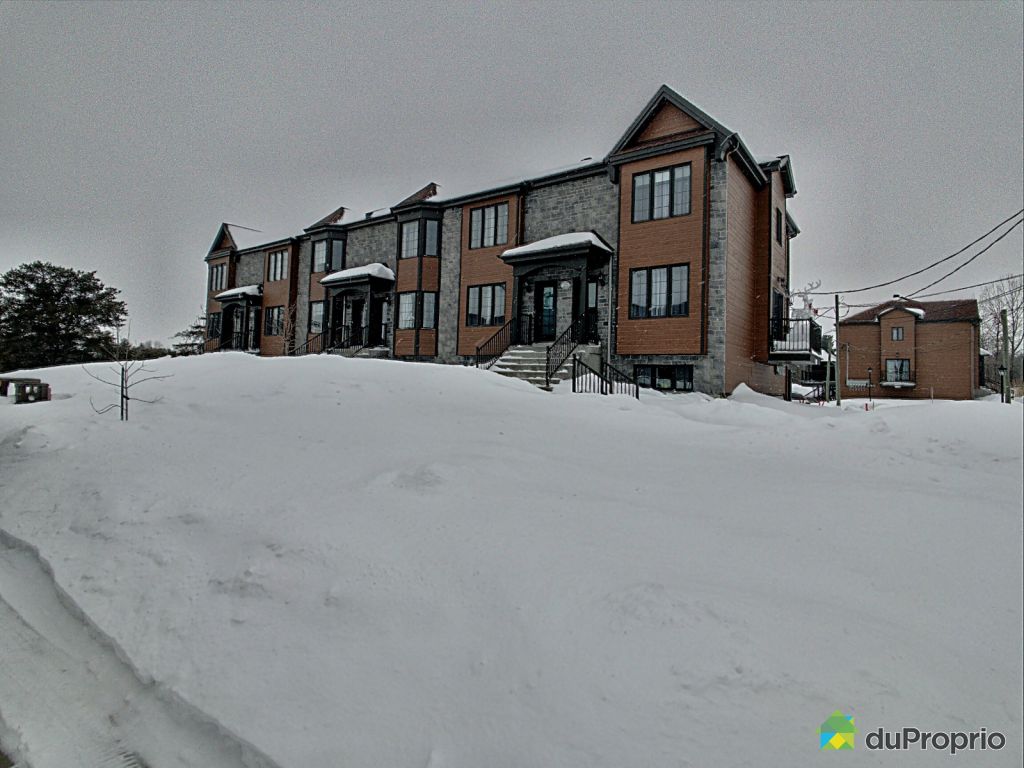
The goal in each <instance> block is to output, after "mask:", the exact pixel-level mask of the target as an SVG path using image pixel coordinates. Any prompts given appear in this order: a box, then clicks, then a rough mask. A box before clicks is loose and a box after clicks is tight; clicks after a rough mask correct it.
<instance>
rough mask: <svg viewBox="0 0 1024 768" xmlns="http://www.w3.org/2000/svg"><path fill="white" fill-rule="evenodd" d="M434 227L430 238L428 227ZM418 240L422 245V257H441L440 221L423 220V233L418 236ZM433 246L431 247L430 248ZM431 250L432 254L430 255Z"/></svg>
mask: <svg viewBox="0 0 1024 768" xmlns="http://www.w3.org/2000/svg"><path fill="white" fill-rule="evenodd" d="M431 224H433V225H434V233H433V236H431V233H430V225H431ZM420 240H421V241H422V243H423V255H424V256H429V257H430V258H438V257H440V256H441V221H440V219H424V220H423V233H422V235H421V236H420ZM431 246H433V247H431ZM431 250H433V253H431Z"/></svg>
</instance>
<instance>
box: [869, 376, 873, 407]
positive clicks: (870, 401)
mask: <svg viewBox="0 0 1024 768" xmlns="http://www.w3.org/2000/svg"><path fill="white" fill-rule="evenodd" d="M868 405H869V406H872V407H873V406H874V402H873V401H872V400H871V369H870V368H868Z"/></svg>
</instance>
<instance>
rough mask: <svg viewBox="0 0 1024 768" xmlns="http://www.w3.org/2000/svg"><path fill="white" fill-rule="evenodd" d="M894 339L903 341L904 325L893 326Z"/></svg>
mask: <svg viewBox="0 0 1024 768" xmlns="http://www.w3.org/2000/svg"><path fill="white" fill-rule="evenodd" d="M1007 338H1009V334H1007ZM892 340H893V341H903V326H902V325H894V326H893V327H892Z"/></svg>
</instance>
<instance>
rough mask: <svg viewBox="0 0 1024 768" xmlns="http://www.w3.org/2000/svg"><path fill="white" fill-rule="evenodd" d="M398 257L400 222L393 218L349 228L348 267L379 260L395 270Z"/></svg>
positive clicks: (346, 251) (346, 259) (346, 256)
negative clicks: (397, 222)
mask: <svg viewBox="0 0 1024 768" xmlns="http://www.w3.org/2000/svg"><path fill="white" fill-rule="evenodd" d="M397 258H398V224H396V223H395V222H394V221H393V220H391V219H387V220H385V221H382V222H381V223H380V224H371V225H370V226H366V227H359V228H358V229H352V230H349V233H348V243H347V244H346V246H345V268H346V269H348V268H350V267H363V266H366V265H367V264H373V263H374V262H378V263H380V264H384V265H385V266H387V267H390V268H391V269H392V270H395V269H396V267H395V262H396V260H397Z"/></svg>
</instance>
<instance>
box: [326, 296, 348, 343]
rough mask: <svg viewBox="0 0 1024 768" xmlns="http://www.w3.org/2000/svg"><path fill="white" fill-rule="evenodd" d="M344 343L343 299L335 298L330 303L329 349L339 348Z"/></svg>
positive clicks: (341, 297)
mask: <svg viewBox="0 0 1024 768" xmlns="http://www.w3.org/2000/svg"><path fill="white" fill-rule="evenodd" d="M344 343H345V298H344V296H335V297H334V299H333V301H332V302H331V338H330V344H329V345H328V346H331V347H340V346H341V345H342V344H344Z"/></svg>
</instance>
